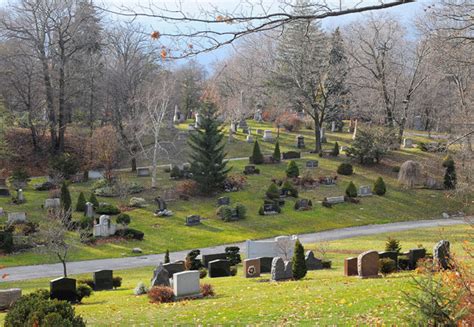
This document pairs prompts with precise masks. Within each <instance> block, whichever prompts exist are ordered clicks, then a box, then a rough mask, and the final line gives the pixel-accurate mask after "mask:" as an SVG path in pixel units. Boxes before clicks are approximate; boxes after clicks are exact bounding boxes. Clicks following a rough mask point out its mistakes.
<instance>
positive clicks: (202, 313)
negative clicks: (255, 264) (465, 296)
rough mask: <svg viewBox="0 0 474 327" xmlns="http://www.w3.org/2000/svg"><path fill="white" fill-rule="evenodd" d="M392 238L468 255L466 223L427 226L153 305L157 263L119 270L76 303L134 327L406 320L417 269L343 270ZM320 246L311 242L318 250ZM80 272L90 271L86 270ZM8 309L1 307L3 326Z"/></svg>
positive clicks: (91, 320)
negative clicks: (309, 267)
mask: <svg viewBox="0 0 474 327" xmlns="http://www.w3.org/2000/svg"><path fill="white" fill-rule="evenodd" d="M388 236H391V237H395V238H397V239H399V240H401V245H402V250H407V249H410V248H413V247H416V246H417V245H418V244H423V246H425V247H426V248H427V249H428V251H431V249H432V247H433V245H434V244H435V242H437V241H438V240H440V239H447V240H449V241H450V242H451V244H452V250H453V251H454V252H455V253H456V254H457V255H458V257H460V258H463V255H464V253H463V252H462V249H461V244H462V242H463V241H464V240H470V241H471V242H472V238H470V237H472V235H471V236H470V235H469V234H468V227H467V226H465V225H459V226H450V227H446V228H443V229H439V228H429V229H419V230H412V231H405V232H398V233H390V234H381V235H376V236H367V237H359V238H354V239H347V240H340V241H333V242H329V247H328V248H329V252H328V253H327V258H328V259H330V260H332V262H333V268H332V269H330V270H322V271H311V272H309V273H308V275H307V276H306V277H305V278H304V279H303V280H301V281H289V282H280V283H272V282H266V281H265V280H266V279H269V275H268V274H264V275H262V277H261V278H257V279H245V278H243V277H242V269H241V267H240V266H239V272H238V275H237V276H236V277H229V278H216V279H209V278H205V279H204V280H202V281H201V282H202V283H211V284H212V285H213V287H214V289H215V291H216V296H215V297H212V298H206V299H200V300H194V301H183V302H177V303H171V304H151V303H149V301H148V298H147V297H146V296H138V297H137V296H134V295H133V288H134V287H135V286H136V285H137V283H139V282H140V281H143V282H145V283H147V284H148V283H149V280H150V278H151V276H152V271H153V267H145V268H140V269H133V270H124V271H116V272H114V274H115V275H116V276H121V277H123V287H122V288H120V289H118V290H114V291H102V292H96V293H94V294H93V295H92V296H91V297H90V298H87V299H85V300H84V303H83V304H80V305H77V306H76V312H77V313H79V314H81V315H82V316H83V317H84V318H85V319H86V321H87V323H88V324H90V325H91V326H111V325H112V326H131V325H154V324H157V323H158V324H160V325H176V324H180V325H198V324H203V325H204V324H205V325H231V324H232V325H256V324H260V325H282V324H298V325H306V326H314V325H339V326H348V325H350V326H354V325H382V324H383V325H397V326H400V325H406V324H407V323H406V322H405V321H404V320H403V317H404V316H407V315H410V314H412V310H411V309H410V308H408V307H407V306H406V304H405V303H404V301H403V292H406V291H410V289H411V284H410V282H411V276H413V273H410V272H403V273H397V274H393V275H389V276H388V277H386V278H380V279H365V280H361V279H358V278H357V277H344V276H343V259H344V258H345V257H348V256H353V255H357V254H359V253H360V252H362V251H365V250H369V249H376V250H383V248H384V244H385V240H386V239H387V237H388ZM314 247H315V245H310V246H306V248H307V249H308V248H314ZM77 277H81V278H82V277H89V275H81V276H77ZM48 281H49V280H48V279H38V280H29V281H24V282H5V283H1V284H0V288H9V287H21V288H22V289H23V291H24V293H29V292H31V291H33V290H35V289H38V288H47V287H48ZM4 316H5V314H2V313H0V324H1V322H2V319H4Z"/></svg>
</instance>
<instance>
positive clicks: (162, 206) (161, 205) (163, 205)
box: [155, 196, 166, 211]
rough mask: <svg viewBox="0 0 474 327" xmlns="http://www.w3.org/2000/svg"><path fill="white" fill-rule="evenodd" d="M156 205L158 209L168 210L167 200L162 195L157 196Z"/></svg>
mask: <svg viewBox="0 0 474 327" xmlns="http://www.w3.org/2000/svg"><path fill="white" fill-rule="evenodd" d="M155 202H156V205H157V206H158V211H163V210H166V202H165V200H163V199H162V198H161V197H159V196H158V197H156V198H155Z"/></svg>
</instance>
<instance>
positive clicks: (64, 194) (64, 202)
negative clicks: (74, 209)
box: [60, 182, 72, 212]
mask: <svg viewBox="0 0 474 327" xmlns="http://www.w3.org/2000/svg"><path fill="white" fill-rule="evenodd" d="M60 199H61V206H62V207H63V209H64V211H65V212H69V211H70V210H71V205H72V201H71V193H69V188H68V187H67V184H66V182H63V184H62V185H61V198H60Z"/></svg>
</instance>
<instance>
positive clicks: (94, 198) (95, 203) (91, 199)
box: [89, 193, 99, 209]
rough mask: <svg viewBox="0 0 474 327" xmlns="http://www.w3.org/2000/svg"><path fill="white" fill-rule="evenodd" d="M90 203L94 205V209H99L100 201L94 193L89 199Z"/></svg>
mask: <svg viewBox="0 0 474 327" xmlns="http://www.w3.org/2000/svg"><path fill="white" fill-rule="evenodd" d="M89 202H90V203H92V205H93V206H94V209H97V208H98V207H99V201H98V200H97V197H96V196H95V194H94V193H91V196H90V197H89Z"/></svg>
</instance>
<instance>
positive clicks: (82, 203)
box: [76, 192, 86, 212]
mask: <svg viewBox="0 0 474 327" xmlns="http://www.w3.org/2000/svg"><path fill="white" fill-rule="evenodd" d="M76 211H78V212H84V211H86V197H85V196H84V193H82V192H81V193H79V197H78V198H77V204H76Z"/></svg>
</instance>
